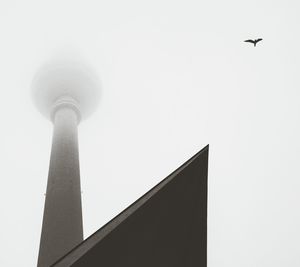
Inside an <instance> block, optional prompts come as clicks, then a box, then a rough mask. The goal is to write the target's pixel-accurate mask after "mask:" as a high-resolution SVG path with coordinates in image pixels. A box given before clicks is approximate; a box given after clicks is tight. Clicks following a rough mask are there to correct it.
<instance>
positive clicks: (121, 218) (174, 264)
mask: <svg viewBox="0 0 300 267" xmlns="http://www.w3.org/2000/svg"><path fill="white" fill-rule="evenodd" d="M207 171H208V146H206V147H205V148H203V149H202V150H201V151H200V152H198V153H197V154H196V155H195V156H193V157H192V158H191V159H189V160H188V161H187V162H186V163H184V164H183V165H182V166H181V167H179V168H178V169H177V170H176V171H174V172H173V173H172V174H170V175H169V176H168V177H167V178H165V179H164V180H163V181H162V182H160V183H159V184H158V185H156V186H155V187H154V188H152V189H151V190H150V191H149V192H148V193H146V194H145V195H144V196H142V197H141V198H140V199H138V200H137V201H136V202H134V203H133V204H132V205H131V206H129V207H128V208H127V209H125V210H124V211H123V212H121V213H120V214H119V215H118V216H116V217H115V218H114V219H112V220H111V221H110V222H109V223H107V224H106V225H105V226H103V227H102V228H101V229H99V230H98V231H97V232H95V233H94V234H93V235H91V236H90V237H89V238H87V239H86V240H85V241H83V242H82V243H81V244H79V245H78V246H76V247H75V248H74V249H73V250H71V251H70V252H69V253H68V254H66V255H65V256H64V257H62V258H61V259H60V260H58V261H57V262H56V263H55V264H54V265H52V266H53V267H65V266H72V267H87V266H88V267H94V266H95V267H96V266H105V267H120V266H122V267H154V266H155V267H205V266H207ZM99 212H101V211H99Z"/></svg>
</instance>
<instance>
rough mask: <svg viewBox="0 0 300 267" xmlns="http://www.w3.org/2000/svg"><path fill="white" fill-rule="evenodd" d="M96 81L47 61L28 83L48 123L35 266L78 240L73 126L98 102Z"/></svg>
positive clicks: (82, 70) (78, 66) (74, 66)
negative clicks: (47, 154)
mask: <svg viewBox="0 0 300 267" xmlns="http://www.w3.org/2000/svg"><path fill="white" fill-rule="evenodd" d="M99 84H100V83H99V81H98V79H97V76H96V75H95V74H93V72H92V71H91V70H90V68H89V67H87V66H85V65H84V64H82V63H79V62H52V63H49V64H47V65H45V66H44V67H43V68H42V69H41V70H40V71H39V72H38V73H37V75H36V77H35V79H34V80H33V86H32V87H33V99H34V102H35V104H36V106H37V108H38V110H39V111H40V112H41V113H42V114H43V115H45V117H46V118H48V119H49V120H51V121H52V122H53V139H52V148H51V157H50V166H49V174H48V183H47V191H46V198H45V206H44V216H43V224H42V232H41V239H40V248H39V256H38V267H49V266H50V265H52V264H53V263H54V262H55V261H57V260H58V259H59V258H61V257H62V256H64V255H65V254H66V253H67V252H69V251H70V250H71V249H73V248H74V247H75V246H77V245H78V244H80V243H81V242H82V241H83V225H82V207H81V189H80V169H79V154H78V137H77V125H78V124H79V123H80V121H81V120H83V119H85V118H87V117H88V116H89V115H90V114H91V113H92V112H93V111H94V110H95V108H96V107H97V104H98V101H99V91H100V90H99V87H100V86H99Z"/></svg>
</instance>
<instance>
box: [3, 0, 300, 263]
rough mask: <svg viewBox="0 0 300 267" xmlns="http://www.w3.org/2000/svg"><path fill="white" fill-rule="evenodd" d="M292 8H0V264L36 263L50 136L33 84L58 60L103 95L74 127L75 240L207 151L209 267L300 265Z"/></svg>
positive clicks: (233, 2) (209, 4) (295, 9)
mask: <svg viewBox="0 0 300 267" xmlns="http://www.w3.org/2000/svg"><path fill="white" fill-rule="evenodd" d="M299 9H300V4H299V1H274V0H273V1H266V0H259V1H254V0H251V1H239V0H229V1H220V0H219V1H211V0H210V1H199V0H197V1H196V0H195V1H188V0H185V1H183V0H181V1H174V0H172V1H171V0H152V1H138V0H136V1H133V0H129V1H121V0H110V1H88V0H80V1H75V0H72V1H71V0H70V1H67V0H51V1H41V0H36V1H33V0H27V1H21V0H18V1H17V0H15V1H13V0H1V1H0V48H1V49H0V73H1V75H0V88H1V89H0V101H1V104H0V114H1V133H0V136H1V138H0V148H1V150H0V161H1V167H0V175H1V176H0V177H1V180H0V182H1V194H0V212H1V213H0V214H1V221H0V226H1V227H0V237H1V245H0V248H1V256H0V266H6V267H10V266H25V267H27V266H28V267H29V266H35V265H36V262H37V255H38V246H39V238H40V230H41V222H42V212H43V205H44V192H45V190H46V180H47V173H48V164H49V155H50V146H51V135H52V125H51V124H50V123H49V122H47V121H46V120H45V119H44V118H43V117H42V116H41V115H40V114H39V113H38V112H37V111H36V109H35V107H34V106H33V104H32V101H31V98H30V83H31V80H32V78H33V76H34V74H35V72H36V70H37V69H38V68H39V66H40V65H42V64H43V63H44V62H45V61H46V60H48V59H51V58H52V57H55V56H57V55H60V54H61V55H63V54H74V55H78V56H81V57H83V58H85V59H86V60H87V61H88V62H89V63H90V64H92V65H93V66H94V68H95V71H96V72H98V73H99V75H100V77H101V80H102V84H103V90H102V99H101V104H100V106H99V109H98V110H97V112H96V113H95V114H94V115H93V116H92V117H91V118H90V119H88V120H87V121H85V122H83V123H82V124H81V125H80V128H79V137H80V138H79V143H80V159H81V174H82V175H81V177H82V180H81V181H82V190H83V213H84V232H85V237H87V236H89V235H90V234H92V233H93V232H94V231H96V230H97V229H98V228H100V227H101V226H102V225H103V224H104V223H106V222H107V221H109V220H110V219H111V218H112V217H113V216H115V215H117V214H118V213H119V212H121V211H122V210H123V209H124V208H126V207H127V206H128V205H129V204H131V203H132V202H133V201H135V200H136V198H138V197H139V196H141V195H142V194H144V193H145V192H146V191H147V190H149V189H150V188H151V187H152V186H154V185H155V184H156V183H158V182H159V181H160V180H162V179H163V178H165V177H166V176H167V175H168V174H169V173H170V172H172V171H173V170H174V169H176V168H177V167H178V166H179V165H181V164H182V163H183V162H185V161H186V160H187V159H189V158H190V157H191V156H192V155H193V154H195V153H196V152H198V151H199V150H200V149H201V148H202V147H204V146H205V145H206V144H208V143H209V144H210V162H209V229H208V266H209V267H241V266H242V267H253V266H255V267H282V266H285V267H294V266H300V257H299V255H300V246H299V240H300V229H299V225H300V213H299V201H300V195H299V192H300V179H299V176H300V167H299V164H298V162H299V153H300V141H299V135H300V127H299V123H300V121H299V120H300V118H299V115H300V94H299V89H300V75H299V73H298V72H299V69H300V52H299V47H300V37H299V36H300V33H299V25H300V17H299ZM259 37H262V38H264V40H263V41H262V42H261V43H259V44H258V46H257V47H256V48H254V47H253V46H252V45H251V44H248V43H244V42H243V40H244V39H248V38H259Z"/></svg>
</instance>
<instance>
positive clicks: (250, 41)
mask: <svg viewBox="0 0 300 267" xmlns="http://www.w3.org/2000/svg"><path fill="white" fill-rule="evenodd" d="M260 41H262V38H259V39H255V40H251V39H249V40H245V41H244V42H247V43H252V44H254V47H255V46H256V44H257V43H258V42H260Z"/></svg>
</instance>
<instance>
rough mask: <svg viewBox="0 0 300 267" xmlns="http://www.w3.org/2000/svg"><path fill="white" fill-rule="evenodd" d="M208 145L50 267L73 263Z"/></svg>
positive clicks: (205, 149) (207, 146)
mask: <svg viewBox="0 0 300 267" xmlns="http://www.w3.org/2000/svg"><path fill="white" fill-rule="evenodd" d="M208 150H209V145H206V146H205V147H204V148H203V149H201V150H200V151H199V152H197V153H196V154H195V155H194V156H192V157H191V158H190V159H189V160H187V161H186V162H185V163H183V164H182V165H181V166H180V167H179V168H177V169H176V170H175V171H173V172H172V173H171V174H169V175H168V176H167V177H166V178H165V179H163V180H162V181H161V182H159V183H158V184H157V185H155V186H154V187H153V188H152V189H150V190H149V191H148V192H147V193H145V194H144V195H143V196H141V197H140V198H139V199H137V200H136V201H135V202H134V203H132V204H131V205H130V206H128V207H127V208H126V209H125V210H123V211H122V212H121V213H119V214H118V215H117V216H115V217H114V218H113V219H112V220H110V221H109V222H108V223H106V224H105V225H104V226H102V227H101V228H100V229H99V230H97V231H96V232H95V233H93V234H92V235H90V236H89V237H88V238H87V239H85V240H84V241H83V242H82V243H80V244H79V245H77V246H76V247H75V248H73V249H72V250H71V251H70V252H68V253H67V254H66V255H65V256H63V257H62V258H60V259H59V260H57V261H56V262H55V263H54V264H53V265H51V266H52V267H65V266H71V265H72V264H74V263H75V262H76V261H77V260H78V259H79V258H80V257H82V256H83V255H84V254H86V253H87V252H88V251H89V250H90V249H91V248H93V247H94V246H95V245H96V244H97V243H98V242H99V241H101V240H102V239H103V238H105V237H106V236H107V235H108V234H109V233H110V232H112V231H113V230H114V229H115V228H116V227H118V225H120V224H121V223H122V222H123V221H125V220H126V219H127V218H128V217H129V216H130V215H131V214H133V213H134V212H135V211H136V210H138V209H139V208H140V207H142V206H143V205H144V204H145V203H146V202H147V201H148V200H149V199H150V198H151V197H152V196H154V195H155V194H156V193H157V192H158V191H159V190H160V189H161V188H163V187H164V186H165V185H166V184H168V183H169V182H170V181H171V180H172V179H173V178H174V177H176V175H177V174H178V173H179V172H181V171H182V170H183V169H185V168H186V167H187V166H188V165H189V164H190V163H192V162H193V161H194V160H195V159H196V158H198V156H200V155H201V154H202V153H205V152H206V153H207V154H208Z"/></svg>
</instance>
